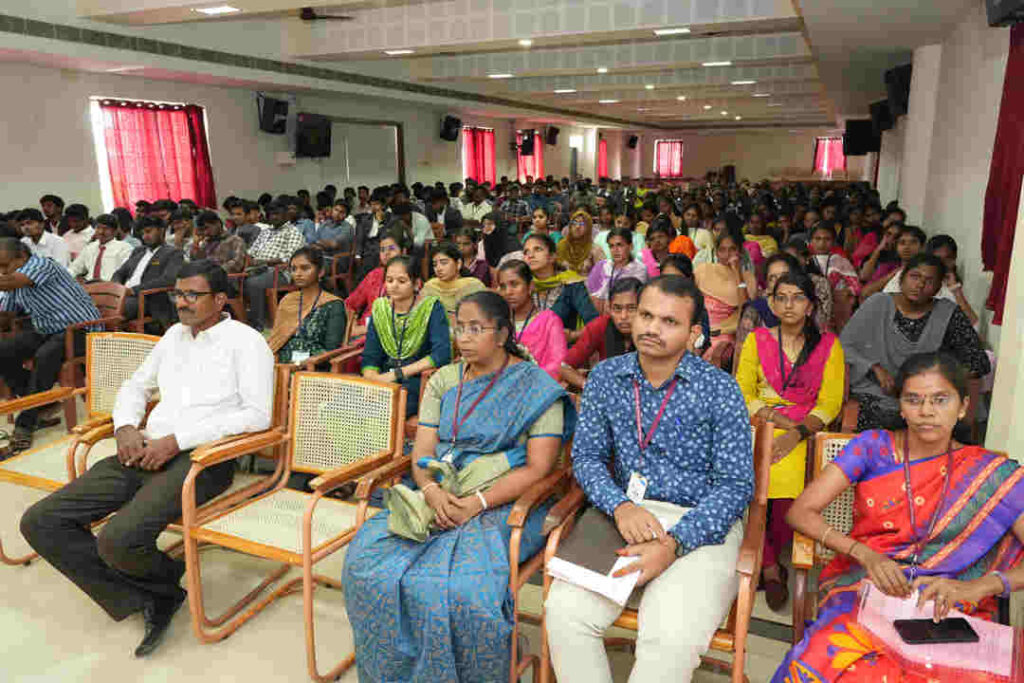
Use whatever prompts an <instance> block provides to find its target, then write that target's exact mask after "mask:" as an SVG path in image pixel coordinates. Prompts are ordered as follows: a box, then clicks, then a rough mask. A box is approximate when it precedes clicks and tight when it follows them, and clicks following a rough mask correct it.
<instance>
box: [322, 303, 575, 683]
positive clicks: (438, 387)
mask: <svg viewBox="0 0 1024 683" xmlns="http://www.w3.org/2000/svg"><path fill="white" fill-rule="evenodd" d="M511 317H512V316H511V313H510V311H509V309H508V306H507V305H506V304H505V302H504V301H502V300H501V298H500V297H499V296H498V295H497V294H495V293H494V292H477V293H476V294H471V295H470V296H468V297H467V298H466V299H464V300H463V301H461V302H460V303H459V308H458V311H457V313H456V320H457V323H456V330H455V331H456V335H455V336H456V339H457V341H458V344H459V350H460V352H461V354H462V360H461V361H460V362H458V363H454V364H452V365H446V366H445V367H443V368H441V369H440V370H439V371H438V372H437V373H435V374H434V376H433V377H431V378H430V381H429V383H428V384H427V389H426V393H425V395H424V398H423V407H422V409H421V410H420V414H419V415H420V423H419V428H418V431H417V432H416V441H415V444H414V445H413V452H412V463H413V464H412V478H413V481H414V482H415V490H411V489H409V488H408V487H406V486H403V485H399V486H396V487H394V488H393V489H392V490H391V491H389V495H388V501H389V502H388V505H387V507H388V510H386V511H384V512H381V513H379V514H377V515H374V516H373V517H371V518H370V519H369V520H367V522H366V523H364V524H363V526H362V528H361V529H360V530H359V532H358V533H357V534H356V537H355V539H354V540H353V541H352V544H351V545H350V546H349V548H348V550H347V552H346V555H345V568H344V570H343V572H342V586H343V588H344V591H345V595H346V601H345V607H346V610H347V611H348V617H349V621H350V622H351V624H352V630H353V632H354V636H355V648H356V667H357V668H358V670H359V680H361V681H364V683H369V682H371V681H379V682H380V681H397V680H415V681H456V680H462V681H503V680H507V679H508V675H509V674H508V672H509V669H510V666H511V665H512V664H513V663H512V662H510V661H509V656H510V651H511V648H510V646H511V642H510V641H511V637H512V628H513V615H512V613H511V611H510V609H509V605H510V604H511V600H512V596H511V595H510V593H509V556H508V548H509V541H510V537H511V529H510V527H509V526H508V524H507V522H506V520H507V519H508V515H509V510H510V508H511V505H512V503H514V502H515V501H516V500H517V499H518V498H519V497H520V496H521V495H522V494H523V493H525V492H526V491H527V490H528V489H529V488H530V487H531V486H532V485H533V484H535V483H536V482H538V481H540V480H541V479H543V478H544V477H545V476H547V475H548V474H549V473H550V472H551V471H552V470H553V469H554V468H555V466H556V462H557V460H558V454H559V449H560V446H561V444H562V443H563V442H564V441H565V440H567V439H568V438H569V437H570V436H571V434H572V431H573V427H574V425H575V412H574V410H573V408H572V404H571V403H569V402H568V401H567V400H566V395H565V391H564V390H563V389H562V388H561V387H560V386H558V384H557V383H556V382H554V381H553V380H552V379H551V378H550V377H548V376H547V375H546V374H545V373H544V372H543V371H542V370H541V369H540V368H539V367H537V365H535V364H534V363H531V362H528V361H525V360H524V358H523V353H522V351H521V350H520V348H519V347H518V346H517V345H516V343H515V332H514V330H513V327H512V319H511ZM446 342H447V340H446ZM438 472H444V473H446V476H444V477H443V478H441V479H440V480H438V476H437V473H438ZM456 474H457V475H458V479H459V481H455V479H456ZM463 482H466V483H465V484H463ZM475 482H487V483H484V484H480V483H475ZM549 507H550V505H547V504H544V505H538V506H537V507H536V508H535V509H534V511H533V512H532V513H531V514H530V516H529V518H528V519H527V522H526V524H525V526H524V530H523V535H522V538H521V541H520V557H521V558H528V557H531V556H532V555H534V554H536V553H538V552H541V551H542V550H543V548H544V535H543V533H542V530H541V526H542V523H543V521H544V516H545V514H546V513H547V510H548V508H549ZM413 513H419V514H413ZM420 514H422V515H423V516H425V517H426V518H429V519H432V523H431V524H430V525H429V526H428V527H424V526H423V525H422V524H421V523H418V522H419V521H420V519H421V517H420ZM485 548H486V551H484V550H483V549H485ZM438 567H444V568H445V569H443V570H442V571H441V572H440V574H439V573H438V571H437V568H438ZM448 568H452V571H449V569H448Z"/></svg>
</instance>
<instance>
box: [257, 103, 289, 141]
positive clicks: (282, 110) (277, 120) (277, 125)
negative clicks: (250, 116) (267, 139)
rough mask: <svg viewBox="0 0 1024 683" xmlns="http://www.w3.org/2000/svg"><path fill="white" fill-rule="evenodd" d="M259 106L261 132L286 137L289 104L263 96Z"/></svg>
mask: <svg viewBox="0 0 1024 683" xmlns="http://www.w3.org/2000/svg"><path fill="white" fill-rule="evenodd" d="M258 104H259V116H260V130H262V131H263V132H264V133H272V134H274V135H284V132H285V129H286V128H287V125H288V102H287V101H286V100H275V99H274V98H273V97H263V96H262V95H261V96H260V97H259V100H258Z"/></svg>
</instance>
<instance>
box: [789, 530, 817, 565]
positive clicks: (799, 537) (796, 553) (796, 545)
mask: <svg viewBox="0 0 1024 683" xmlns="http://www.w3.org/2000/svg"><path fill="white" fill-rule="evenodd" d="M813 568H814V541H813V540H812V539H810V538H807V537H806V536H804V535H803V534H802V533H800V532H799V531H794V532H793V569H805V570H808V571H810V570H811V569H813Z"/></svg>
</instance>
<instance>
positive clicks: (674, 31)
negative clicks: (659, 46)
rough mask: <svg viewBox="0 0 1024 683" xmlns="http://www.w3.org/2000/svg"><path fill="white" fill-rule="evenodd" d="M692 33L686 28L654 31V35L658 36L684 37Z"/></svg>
mask: <svg viewBox="0 0 1024 683" xmlns="http://www.w3.org/2000/svg"><path fill="white" fill-rule="evenodd" d="M689 32H690V29H689V28H687V27H686V26H680V27H679V28H656V29H654V35H656V36H684V35H686V34H687V33H689Z"/></svg>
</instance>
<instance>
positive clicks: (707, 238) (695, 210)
mask: <svg viewBox="0 0 1024 683" xmlns="http://www.w3.org/2000/svg"><path fill="white" fill-rule="evenodd" d="M683 224H684V226H685V227H686V234H687V235H688V236H689V238H690V240H691V241H692V242H693V246H694V248H695V249H696V250H697V251H700V250H702V249H708V248H711V247H714V246H715V239H714V236H713V235H712V234H711V230H710V227H711V221H705V220H704V219H703V218H702V212H701V208H700V205H699V204H696V203H691V204H690V205H688V206H687V207H686V208H684V209H683ZM690 258H693V257H692V256H691V257H690Z"/></svg>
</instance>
